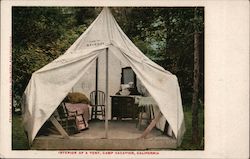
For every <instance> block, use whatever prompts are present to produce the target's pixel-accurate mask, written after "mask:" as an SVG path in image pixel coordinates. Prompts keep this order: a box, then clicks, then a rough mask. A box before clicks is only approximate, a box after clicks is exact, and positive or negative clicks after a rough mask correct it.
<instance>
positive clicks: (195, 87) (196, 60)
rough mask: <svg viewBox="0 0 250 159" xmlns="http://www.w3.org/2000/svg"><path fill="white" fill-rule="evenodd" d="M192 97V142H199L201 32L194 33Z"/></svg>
mask: <svg viewBox="0 0 250 159" xmlns="http://www.w3.org/2000/svg"><path fill="white" fill-rule="evenodd" d="M193 82H194V83H193V99H192V142H193V143H194V144H198V142H199V129H198V108H199V107H198V93H199V33H197V32H195V33H194V81H193Z"/></svg>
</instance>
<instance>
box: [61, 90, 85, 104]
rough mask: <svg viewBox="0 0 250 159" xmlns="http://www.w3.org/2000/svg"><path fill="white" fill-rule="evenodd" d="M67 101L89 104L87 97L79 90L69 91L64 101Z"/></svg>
mask: <svg viewBox="0 0 250 159" xmlns="http://www.w3.org/2000/svg"><path fill="white" fill-rule="evenodd" d="M65 102H68V103H83V104H89V103H90V101H89V99H88V97H87V96H86V95H85V94H83V93H80V92H72V93H69V94H68V95H67V97H66V101H65Z"/></svg>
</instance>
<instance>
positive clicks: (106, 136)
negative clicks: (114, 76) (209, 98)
mask: <svg viewBox="0 0 250 159" xmlns="http://www.w3.org/2000/svg"><path fill="white" fill-rule="evenodd" d="M108 63H109V60H108V48H106V96H105V97H106V105H105V138H108V112H109V111H108V99H109V98H108V88H109V85H108V81H109V78H108V75H109V69H108Z"/></svg>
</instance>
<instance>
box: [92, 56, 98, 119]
mask: <svg viewBox="0 0 250 159" xmlns="http://www.w3.org/2000/svg"><path fill="white" fill-rule="evenodd" d="M98 67H99V66H98V57H97V58H96V68H95V92H96V93H95V108H94V109H95V114H94V115H95V119H96V118H97V101H98V99H97V98H98V95H97V94H98V93H97V92H98ZM91 118H92V117H91Z"/></svg>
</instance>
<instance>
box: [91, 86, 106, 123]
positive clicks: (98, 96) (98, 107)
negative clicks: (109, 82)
mask: <svg viewBox="0 0 250 159" xmlns="http://www.w3.org/2000/svg"><path fill="white" fill-rule="evenodd" d="M90 106H92V111H91V119H97V116H98V115H101V116H102V118H103V119H104V117H105V93H104V92H103V91H100V90H98V91H97V93H96V91H92V92H91V93H90Z"/></svg>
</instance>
